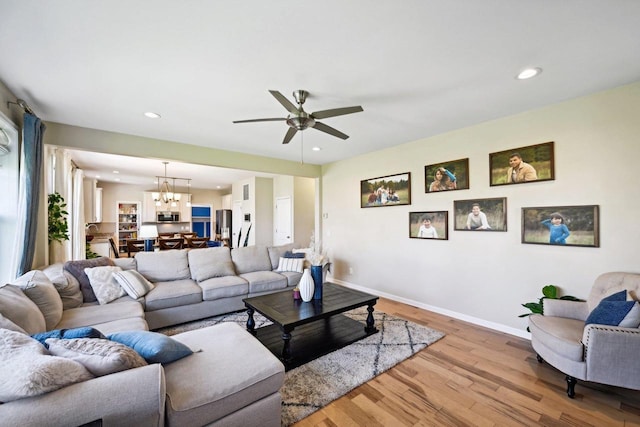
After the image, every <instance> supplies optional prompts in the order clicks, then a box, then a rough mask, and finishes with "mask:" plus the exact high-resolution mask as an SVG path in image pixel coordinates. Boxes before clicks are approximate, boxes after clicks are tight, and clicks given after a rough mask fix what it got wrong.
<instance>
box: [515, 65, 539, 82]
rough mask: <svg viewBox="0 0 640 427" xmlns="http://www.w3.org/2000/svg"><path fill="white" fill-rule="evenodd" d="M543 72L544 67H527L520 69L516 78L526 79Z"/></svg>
mask: <svg viewBox="0 0 640 427" xmlns="http://www.w3.org/2000/svg"><path fill="white" fill-rule="evenodd" d="M541 72H542V68H537V67H536V68H525V69H524V70H522V71H520V73H519V74H518V75H517V76H516V78H517V79H518V80H526V79H530V78H532V77H535V76H537V75H539V74H540V73H541Z"/></svg>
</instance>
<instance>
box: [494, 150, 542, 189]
mask: <svg viewBox="0 0 640 427" xmlns="http://www.w3.org/2000/svg"><path fill="white" fill-rule="evenodd" d="M489 171H490V178H489V179H490V182H489V184H490V185H491V186H494V185H509V184H524V183H528V182H535V181H549V180H553V179H555V170H554V158H553V142H545V143H544V144H537V145H530V146H528V147H518V148H512V149H509V150H505V151H499V152H497V153H491V154H489Z"/></svg>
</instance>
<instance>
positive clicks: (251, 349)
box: [164, 323, 284, 426]
mask: <svg viewBox="0 0 640 427" xmlns="http://www.w3.org/2000/svg"><path fill="white" fill-rule="evenodd" d="M173 338H174V339H175V340H177V341H179V342H181V343H183V344H185V345H186V346H188V347H190V348H200V349H202V351H201V352H198V353H194V354H193V355H191V356H189V357H188V358H185V359H182V360H178V361H177V362H175V363H172V364H170V365H167V366H165V368H164V370H165V371H164V372H165V378H166V381H167V408H166V414H167V425H176V426H189V425H209V424H210V423H213V421H215V420H218V419H220V418H223V417H224V416H226V415H228V414H231V413H233V412H236V411H237V410H239V409H241V408H244V407H246V406H247V405H249V404H251V403H253V402H256V401H258V400H260V399H262V398H264V397H267V396H270V395H272V394H273V393H276V392H277V391H278V390H279V389H280V387H282V383H283V381H284V366H283V365H282V363H280V361H279V360H278V359H277V358H276V357H275V356H274V355H273V354H271V352H270V351H269V350H268V349H267V348H266V347H264V346H263V345H262V344H260V342H259V341H258V340H256V339H255V338H254V337H253V336H252V335H251V334H249V333H248V332H247V331H246V330H244V329H243V328H242V327H241V326H239V325H237V324H235V323H222V324H218V325H215V326H210V327H207V328H202V329H197V330H195V331H190V332H184V333H181V334H177V335H174V336H173ZM240 362H241V363H240ZM203 372H206V373H207V375H202V373H203Z"/></svg>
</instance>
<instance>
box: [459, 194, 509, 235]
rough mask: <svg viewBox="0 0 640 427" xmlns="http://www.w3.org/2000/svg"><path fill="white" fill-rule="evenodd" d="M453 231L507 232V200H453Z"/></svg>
mask: <svg viewBox="0 0 640 427" xmlns="http://www.w3.org/2000/svg"><path fill="white" fill-rule="evenodd" d="M453 216H454V220H453V229H454V230H459V231H507V198H506V197H495V198H492V199H473V200H454V201H453Z"/></svg>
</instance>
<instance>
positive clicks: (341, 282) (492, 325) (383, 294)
mask: <svg viewBox="0 0 640 427" xmlns="http://www.w3.org/2000/svg"><path fill="white" fill-rule="evenodd" d="M331 281H332V282H333V283H337V284H339V285H342V286H346V287H347V288H352V289H356V290H359V291H362V292H367V293H370V294H374V295H378V296H381V297H384V298H387V299H390V300H393V301H397V302H401V303H403V304H407V305H411V306H414V307H418V308H421V309H423V310H428V311H433V312H434V313H438V314H443V315H445V316H449V317H453V318H454V319H458V320H463V321H465V322H469V323H473V324H474V325H478V326H483V327H485V328H489V329H493V330H495V331H498V332H504V333H505V334H509V335H514V336H517V337H520V338H525V339H528V340H531V334H530V333H529V332H527V331H522V330H520V329H516V328H512V327H509V326H505V325H502V324H500V323H495V322H489V321H487V320H484V319H478V318H477V317H473V316H468V315H466V314H463V313H458V312H456V311H451V310H447V309H444V308H440V307H435V306H432V305H429V304H423V303H421V302H418V301H414V300H410V299H407V298H402V297H399V296H397V295H392V294H388V293H386V292H380V291H379V290H377V289H369V288H366V287H364V286H359V285H354V284H353V283H349V282H345V281H344V280H338V279H335V278H332V279H331Z"/></svg>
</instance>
